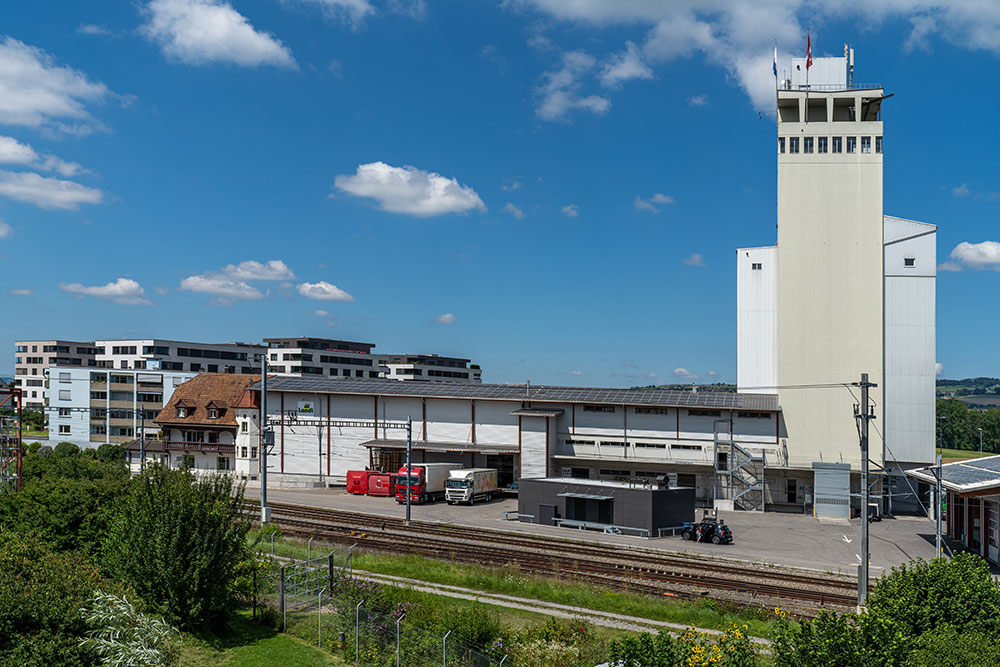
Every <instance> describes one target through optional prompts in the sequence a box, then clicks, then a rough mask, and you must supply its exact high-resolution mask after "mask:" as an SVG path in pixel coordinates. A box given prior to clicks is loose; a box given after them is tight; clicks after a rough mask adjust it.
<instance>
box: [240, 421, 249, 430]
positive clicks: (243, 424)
mask: <svg viewBox="0 0 1000 667" xmlns="http://www.w3.org/2000/svg"><path fill="white" fill-rule="evenodd" d="M247 426H248V423H247V422H240V433H246V432H247Z"/></svg>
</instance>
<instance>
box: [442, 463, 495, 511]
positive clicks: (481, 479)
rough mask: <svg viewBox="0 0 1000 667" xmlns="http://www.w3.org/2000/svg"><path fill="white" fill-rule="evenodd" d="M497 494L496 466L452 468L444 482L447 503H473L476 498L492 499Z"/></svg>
mask: <svg viewBox="0 0 1000 667" xmlns="http://www.w3.org/2000/svg"><path fill="white" fill-rule="evenodd" d="M495 495H497V471H496V468H463V469H461V470H452V471H451V476H450V477H449V478H448V481H447V482H445V498H446V499H447V501H448V504H449V505H453V504H455V503H469V504H470V505H472V504H474V503H475V502H476V501H477V500H492V499H493V497H494V496H495Z"/></svg>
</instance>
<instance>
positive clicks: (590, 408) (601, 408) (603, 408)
mask: <svg viewBox="0 0 1000 667" xmlns="http://www.w3.org/2000/svg"><path fill="white" fill-rule="evenodd" d="M583 411H584V412H614V411H615V406H613V405H585V406H583Z"/></svg>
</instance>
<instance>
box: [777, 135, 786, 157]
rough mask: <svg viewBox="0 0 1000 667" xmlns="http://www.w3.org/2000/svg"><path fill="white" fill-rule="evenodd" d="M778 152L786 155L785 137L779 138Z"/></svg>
mask: <svg viewBox="0 0 1000 667" xmlns="http://www.w3.org/2000/svg"><path fill="white" fill-rule="evenodd" d="M778 152H779V153H784V152H785V138H784V137H778Z"/></svg>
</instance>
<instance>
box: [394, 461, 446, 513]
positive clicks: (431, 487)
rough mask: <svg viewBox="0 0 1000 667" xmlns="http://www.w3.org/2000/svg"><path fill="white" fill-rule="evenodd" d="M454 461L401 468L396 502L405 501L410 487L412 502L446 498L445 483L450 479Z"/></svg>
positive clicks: (397, 483) (398, 475)
mask: <svg viewBox="0 0 1000 667" xmlns="http://www.w3.org/2000/svg"><path fill="white" fill-rule="evenodd" d="M454 468H455V464H454V463H421V464H418V465H415V466H411V467H410V470H409V471H407V470H406V466H403V467H402V468H400V469H399V473H398V474H397V476H396V502H397V503H405V502H406V493H407V489H409V493H410V502H411V503H416V504H420V503H427V502H433V501H435V500H441V499H443V498H444V483H445V482H446V481H447V480H448V477H449V475H450V474H451V471H452V470H454Z"/></svg>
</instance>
